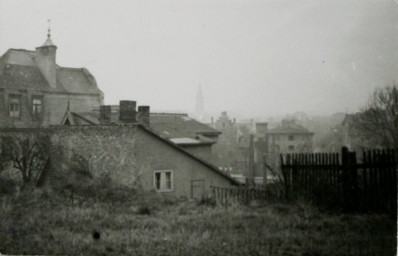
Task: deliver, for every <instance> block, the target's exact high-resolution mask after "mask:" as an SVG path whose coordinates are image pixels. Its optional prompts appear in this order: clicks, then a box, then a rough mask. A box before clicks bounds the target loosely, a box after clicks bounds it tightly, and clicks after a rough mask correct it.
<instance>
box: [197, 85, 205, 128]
mask: <svg viewBox="0 0 398 256" xmlns="http://www.w3.org/2000/svg"><path fill="white" fill-rule="evenodd" d="M195 112H196V113H195V114H196V117H197V118H198V119H199V120H203V118H204V112H205V109H204V96H203V92H202V86H201V85H200V84H199V88H198V91H197V93H196V107H195Z"/></svg>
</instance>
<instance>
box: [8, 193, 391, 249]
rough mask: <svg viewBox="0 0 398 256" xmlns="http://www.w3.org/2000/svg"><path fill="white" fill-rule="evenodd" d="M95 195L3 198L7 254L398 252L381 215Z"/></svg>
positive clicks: (151, 196)
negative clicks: (226, 205)
mask: <svg viewBox="0 0 398 256" xmlns="http://www.w3.org/2000/svg"><path fill="white" fill-rule="evenodd" d="M133 194H134V195H133ZM93 196H94V195H91V197H90V195H89V196H88V197H87V198H85V197H82V196H79V194H78V193H77V194H76V195H74V198H73V205H72V198H71V197H70V195H69V194H68V193H65V194H56V193H54V192H53V191H42V190H37V189H36V190H34V191H31V192H29V193H22V194H20V195H18V196H16V195H3V196H2V197H0V202H1V205H0V253H2V254H68V255H76V254H84V255H105V254H106V255H109V254H111V255H112V254H114V255H396V223H395V222H394V221H392V220H391V219H389V218H387V217H386V216H382V215H344V214H333V215H332V214H327V213H323V212H320V211H319V210H318V209H317V208H315V207H312V206H310V205H308V204H304V203H295V204H275V203H274V204H269V205H265V206H259V205H256V206H254V205H252V206H251V207H248V206H241V205H235V206H229V207H228V208H225V207H221V206H212V205H209V204H199V203H197V202H190V201H186V200H185V201H179V202H177V201H173V202H171V201H166V200H163V199H161V198H159V197H158V196H156V195H154V194H145V195H144V194H137V193H132V194H130V193H128V192H127V194H126V193H125V192H112V193H107V192H102V195H98V194H95V196H94V197H95V198H94V197H93ZM94 233H95V236H96V237H97V239H94V238H93V234H94ZM98 236H99V238H98Z"/></svg>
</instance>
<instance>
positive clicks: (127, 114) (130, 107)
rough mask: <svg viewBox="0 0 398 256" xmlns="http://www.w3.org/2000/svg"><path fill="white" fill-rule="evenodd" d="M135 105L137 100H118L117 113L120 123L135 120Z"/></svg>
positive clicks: (133, 121)
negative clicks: (118, 107)
mask: <svg viewBox="0 0 398 256" xmlns="http://www.w3.org/2000/svg"><path fill="white" fill-rule="evenodd" d="M136 106H137V102H135V101H132V100H121V101H120V110H119V111H120V113H119V121H120V122H122V123H135V122H137V120H136V111H135V107H136Z"/></svg>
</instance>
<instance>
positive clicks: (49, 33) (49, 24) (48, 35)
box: [47, 19, 51, 38]
mask: <svg viewBox="0 0 398 256" xmlns="http://www.w3.org/2000/svg"><path fill="white" fill-rule="evenodd" d="M47 23H48V33H47V37H48V38H50V37H51V20H50V19H48V20H47Z"/></svg>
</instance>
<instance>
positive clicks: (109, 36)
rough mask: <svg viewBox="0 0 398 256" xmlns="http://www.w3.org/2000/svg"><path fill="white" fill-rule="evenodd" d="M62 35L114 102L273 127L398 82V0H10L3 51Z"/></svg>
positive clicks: (1, 35) (75, 61)
mask: <svg viewBox="0 0 398 256" xmlns="http://www.w3.org/2000/svg"><path fill="white" fill-rule="evenodd" d="M48 19H50V20H51V23H50V24H51V25H50V26H51V37H52V40H53V42H54V44H56V45H57V47H58V49H57V63H58V65H60V66H65V67H85V68H87V69H88V70H89V71H90V72H91V73H92V74H93V75H94V76H95V78H96V80H97V84H98V86H99V88H100V89H101V90H102V91H103V92H104V94H105V104H117V103H118V102H119V100H136V101H137V102H138V105H150V106H151V109H154V110H157V111H166V112H188V113H192V112H193V111H194V110H195V104H196V103H195V98H196V93H197V91H198V88H199V86H201V88H202V91H203V94H204V106H205V111H206V113H207V116H218V115H219V114H220V112H221V111H227V112H228V113H230V114H231V115H233V116H236V117H238V118H242V119H243V118H257V119H263V118H266V117H270V116H275V115H284V114H288V113H295V112H305V113H307V114H309V115H329V114H332V113H335V112H349V113H352V112H355V111H358V110H359V109H360V108H361V107H362V106H363V105H364V104H366V102H367V101H368V98H369V96H370V94H371V93H372V91H373V90H374V89H375V88H376V87H383V86H386V85H388V84H391V83H392V82H393V81H397V80H398V0H397V1H394V0H343V1H340V0H301V1H298V0H273V1H271V0H159V1H153V0H112V1H111V0H101V1H98V0H95V1H93V0H84V1H76V0H68V1H63V0H62V1H61V0H48V1H44V0H27V1H21V0H12V1H11V0H0V54H3V53H5V52H6V51H7V50H8V49H9V48H19V49H20V48H22V49H28V50H34V49H35V47H37V46H40V45H41V44H43V43H44V41H45V40H46V34H47V28H48V22H47V20H48Z"/></svg>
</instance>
